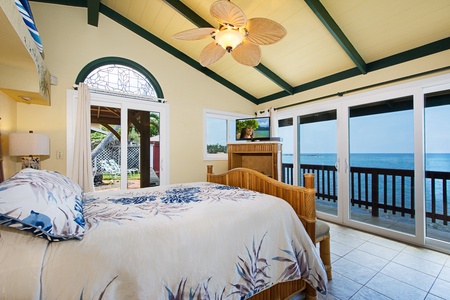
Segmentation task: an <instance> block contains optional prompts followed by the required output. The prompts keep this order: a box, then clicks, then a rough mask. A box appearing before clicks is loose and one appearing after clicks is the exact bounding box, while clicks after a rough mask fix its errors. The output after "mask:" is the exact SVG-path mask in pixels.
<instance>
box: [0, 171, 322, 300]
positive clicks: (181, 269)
mask: <svg viewBox="0 0 450 300" xmlns="http://www.w3.org/2000/svg"><path fill="white" fill-rule="evenodd" d="M310 181H311V179H307V182H310ZM309 184H310V183H309ZM309 184H308V183H306V184H305V185H306V186H309ZM314 193H315V191H314V189H312V188H303V187H292V186H288V185H285V184H282V183H280V182H278V181H275V180H273V179H271V178H268V177H266V176H264V175H262V174H260V173H258V172H256V171H253V170H249V169H243V168H240V169H235V170H231V171H229V172H227V173H225V174H218V175H214V174H213V173H212V167H208V174H207V182H196V183H184V184H172V185H168V186H161V187H152V188H143V189H137V190H126V191H105V192H95V193H86V194H83V192H82V190H81V188H80V187H79V186H78V185H77V184H76V183H74V182H72V181H71V180H70V179H68V178H67V177H65V176H63V175H62V174H59V173H57V172H53V171H46V170H33V169H24V170H22V171H20V172H18V173H17V174H16V175H14V176H13V177H11V178H10V179H8V180H7V181H5V182H3V183H1V184H0V224H1V225H0V299H77V300H79V299H152V300H153V299H156V300H158V299H168V300H178V299H179V300H181V299H217V300H219V299H252V300H260V299H285V298H288V297H290V296H291V295H293V294H295V293H297V292H299V291H302V290H305V289H306V296H307V299H314V298H316V291H318V292H320V293H324V294H325V293H326V292H327V277H326V272H325V268H324V266H323V264H322V262H321V260H320V257H319V254H318V252H317V250H316V249H315V247H314V221H315V208H314ZM275 196H279V197H280V198H283V199H284V200H282V199H280V198H277V197H275ZM299 217H300V218H299ZM302 223H303V225H302ZM305 228H306V230H305Z"/></svg>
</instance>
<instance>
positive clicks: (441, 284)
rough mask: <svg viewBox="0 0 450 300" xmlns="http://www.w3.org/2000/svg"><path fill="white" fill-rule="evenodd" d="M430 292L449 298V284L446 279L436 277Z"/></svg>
mask: <svg viewBox="0 0 450 300" xmlns="http://www.w3.org/2000/svg"><path fill="white" fill-rule="evenodd" d="M430 294H432V295H435V296H438V297H441V298H443V299H450V284H449V282H448V281H445V280H441V279H436V282H435V283H434V284H433V287H432V288H431V290H430Z"/></svg>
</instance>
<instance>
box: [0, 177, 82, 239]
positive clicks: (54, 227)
mask: <svg viewBox="0 0 450 300" xmlns="http://www.w3.org/2000/svg"><path fill="white" fill-rule="evenodd" d="M82 197H83V190H82V189H81V187H80V186H79V185H78V184H76V183H75V182H73V181H71V180H70V179H69V178H68V177H66V176H64V175H62V174H60V173H58V172H54V171H48V170H35V169H29V168H28V169H23V170H22V171H20V172H18V173H17V174H15V175H14V176H13V177H11V178H9V179H8V180H6V181H4V182H3V183H1V184H0V225H3V226H9V227H13V228H17V229H19V230H24V231H28V232H31V233H33V234H34V235H36V236H39V237H42V238H46V239H48V240H49V241H61V240H68V239H73V238H75V239H80V240H81V239H82V237H83V234H84V225H85V221H84V216H83V206H82Z"/></svg>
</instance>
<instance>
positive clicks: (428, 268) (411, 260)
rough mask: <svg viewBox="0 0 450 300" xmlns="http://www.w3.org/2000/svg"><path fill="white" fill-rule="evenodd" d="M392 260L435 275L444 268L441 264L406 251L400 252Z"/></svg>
mask: <svg viewBox="0 0 450 300" xmlns="http://www.w3.org/2000/svg"><path fill="white" fill-rule="evenodd" d="M392 261H393V262H396V263H398V264H401V265H403V266H406V267H409V268H411V269H414V270H417V271H420V272H423V273H426V274H428V275H431V276H434V277H437V276H438V275H439V273H440V272H441V270H442V268H443V266H442V265H440V264H437V263H434V262H431V261H424V260H423V258H419V257H417V256H412V255H409V254H405V253H400V254H399V255H397V256H396V257H395V258H394V259H393V260H392Z"/></svg>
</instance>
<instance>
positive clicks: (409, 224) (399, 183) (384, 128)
mask: <svg viewBox="0 0 450 300" xmlns="http://www.w3.org/2000/svg"><path fill="white" fill-rule="evenodd" d="M349 116H350V118H349V162H350V163H349V166H350V174H349V175H350V176H349V207H350V209H349V213H350V215H349V218H350V219H351V220H355V221H358V222H362V223H366V224H371V225H375V226H379V227H383V228H389V229H390V230H395V231H400V232H403V233H408V234H415V217H416V216H415V211H416V210H415V198H414V197H415V196H414V115H413V97H412V96H407V97H402V98H396V99H388V100H383V101H378V102H374V103H369V104H362V105H357V106H352V107H350V108H349Z"/></svg>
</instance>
